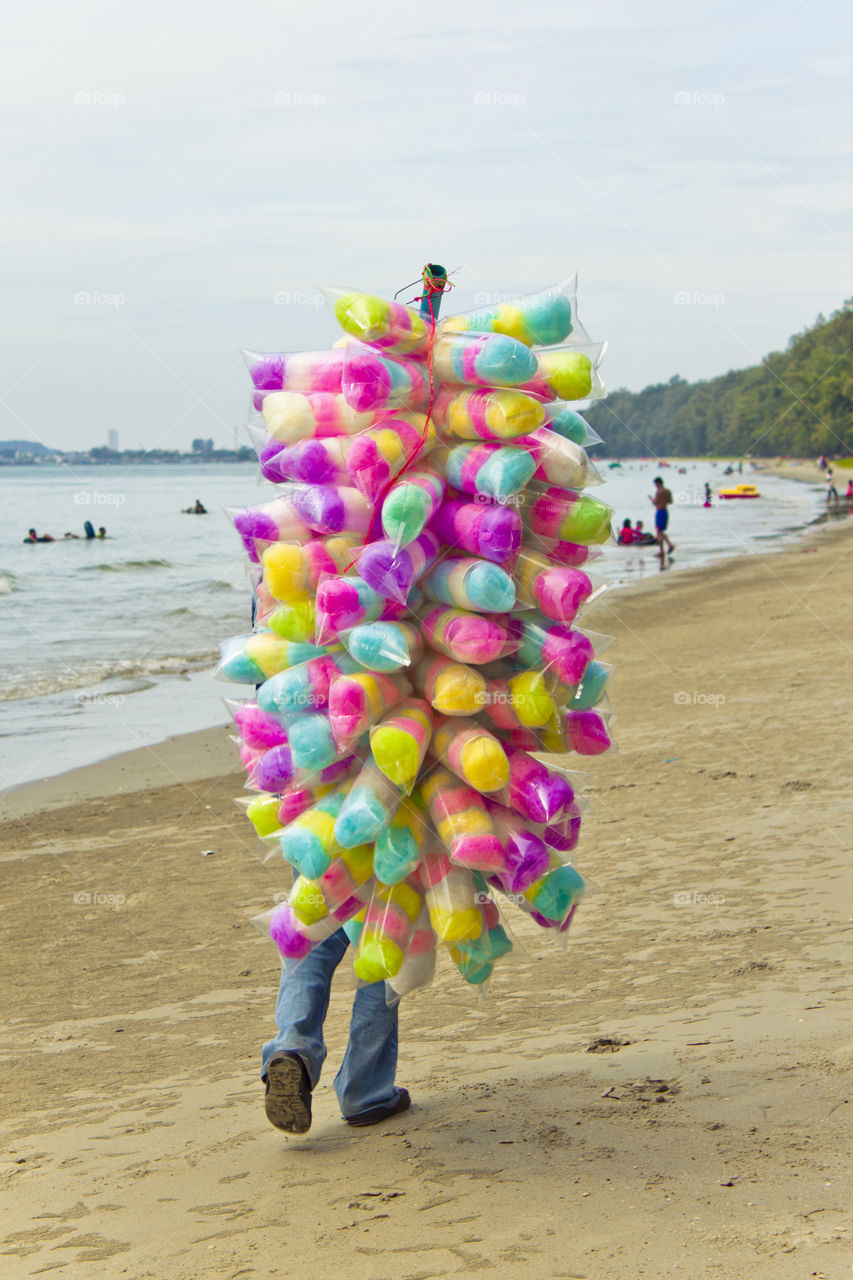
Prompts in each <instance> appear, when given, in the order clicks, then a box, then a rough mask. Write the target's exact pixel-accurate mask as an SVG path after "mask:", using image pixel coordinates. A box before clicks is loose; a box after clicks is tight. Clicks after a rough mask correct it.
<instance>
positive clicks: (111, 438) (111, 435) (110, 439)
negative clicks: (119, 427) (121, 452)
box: [107, 427, 118, 453]
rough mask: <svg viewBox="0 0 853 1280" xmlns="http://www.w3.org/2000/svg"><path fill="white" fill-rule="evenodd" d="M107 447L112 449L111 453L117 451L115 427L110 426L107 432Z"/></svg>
mask: <svg viewBox="0 0 853 1280" xmlns="http://www.w3.org/2000/svg"><path fill="white" fill-rule="evenodd" d="M107 448H108V449H112V451H113V453H118V432H117V431H116V429H115V427H110V429H109V431H108V432H107Z"/></svg>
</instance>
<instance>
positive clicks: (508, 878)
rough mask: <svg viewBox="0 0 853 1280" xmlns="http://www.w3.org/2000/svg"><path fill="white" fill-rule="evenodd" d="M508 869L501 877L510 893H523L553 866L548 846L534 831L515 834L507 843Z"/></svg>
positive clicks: (505, 845) (505, 843)
mask: <svg viewBox="0 0 853 1280" xmlns="http://www.w3.org/2000/svg"><path fill="white" fill-rule="evenodd" d="M504 848H505V849H506V865H507V869H506V871H505V872H504V873H503V875H502V876H501V880H502V882H503V887H504V888H506V889H508V890H509V892H510V893H523V892H524V890H525V889H527V888H529V887H530V885H532V884H533V883H534V882H535V881H536V880H539V879H541V877H542V876H544V875H545V872H546V871H547V870H548V869H549V867H550V866H551V855H550V854H549V852H548V849H547V847H546V845H545V844H544V843H543V841H542V840H540V839H539V837H538V836H537V835H535V834H534V833H533V832H532V831H516V832H513V834H512V835H510V836H509V837H508V838H507V839H506V840H505V841H504Z"/></svg>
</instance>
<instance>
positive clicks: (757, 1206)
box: [0, 521, 853, 1280]
mask: <svg viewBox="0 0 853 1280" xmlns="http://www.w3.org/2000/svg"><path fill="white" fill-rule="evenodd" d="M673 535H674V537H675V539H676V542H677V540H678V539H677V527H676V528H675V529H674V530H673ZM851 556H853V525H851V522H850V521H847V522H845V523H843V524H836V525H835V526H834V527H823V528H821V529H820V530H818V531H813V532H812V533H811V534H810V535H808V536H807V537H806V538H804V539H803V540H802V541H801V542H799V543H798V544H797V545H796V546H794V547H793V548H792V549H790V550H786V551H783V552H779V553H776V554H768V555H766V556H758V555H748V556H744V557H743V558H741V559H738V560H734V561H730V562H727V563H725V564H723V565H719V566H715V567H712V568H708V569H704V570H701V571H685V572H683V573H679V574H672V573H664V574H661V575H659V576H658V577H657V578H655V579H654V580H651V581H647V582H643V583H641V584H639V585H638V586H637V587H635V588H632V589H631V590H630V591H619V592H611V593H609V594H607V595H605V596H604V597H603V598H602V599H601V600H599V601H596V602H595V604H594V605H593V607H592V608H591V610H590V611H589V613H588V614H587V615H585V617H584V623H585V625H588V626H590V627H592V628H594V629H595V630H598V631H601V632H605V633H607V634H610V635H613V636H615V637H616V643H615V644H614V645H613V646H612V648H611V649H610V650H608V652H607V654H606V660H607V661H610V662H612V663H613V664H614V665H615V667H616V669H617V678H616V680H615V683H614V693H613V702H614V706H615V710H616V712H617V714H618V717H619V720H618V724H617V727H616V733H617V738H618V742H619V752H618V754H614V755H611V756H608V757H604V758H602V759H600V760H598V761H593V762H592V764H591V765H590V767H589V774H590V788H589V792H590V795H591V797H592V800H593V809H592V812H591V813H590V815H589V816H588V818H587V819H586V822H585V828H584V833H583V837H582V840H581V843H580V846H579V848H578V851H577V855H576V857H577V864H578V866H579V869H580V870H581V871H582V873H583V874H584V875H585V876H586V877H587V878H588V879H589V880H590V881H591V882H592V883H593V885H594V887H595V889H596V892H592V893H590V895H589V898H588V900H587V901H586V902H585V903H584V904H583V906H582V908H581V910H580V911H579V912H578V918H577V923H576V925H575V926H574V929H573V932H572V935H571V938H570V941H569V944H568V948H567V949H565V950H563V949H561V948H560V947H559V946H558V945H557V944H556V943H555V942H554V940H553V939H552V938H551V937H550V936H549V935H547V934H544V933H543V932H542V931H540V930H538V929H537V928H536V927H535V926H534V925H528V924H527V923H526V922H522V923H521V924H520V925H518V924H517V919H516V917H517V913H513V915H512V921H511V922H512V924H513V926H514V927H515V928H516V932H517V935H518V938H519V942H520V943H523V944H524V949H522V948H521V947H519V948H517V952H516V954H515V955H514V956H513V957H512V958H511V960H510V961H509V962H507V963H504V964H503V965H502V966H500V967H499V968H498V970H497V973H496V976H495V978H494V980H493V982H492V984H491V986H490V988H489V990H488V991H487V993H486V994H485V995H484V996H483V997H482V998H479V997H478V995H477V994H476V993H475V992H473V991H471V990H469V989H468V988H466V987H465V985H464V984H463V983H462V982H461V980H460V979H459V977H458V975H457V974H456V973H455V971H453V970H451V968H450V966H449V965H448V964H444V965H442V966H441V967H440V970H439V974H438V976H437V979H436V981H435V983H434V984H433V986H432V987H430V988H428V989H426V990H422V991H418V992H416V993H415V994H414V995H412V996H411V997H410V998H408V999H407V1000H406V1001H405V1002H404V1004H403V1006H402V1012H401V1033H402V1034H401V1057H400V1068H399V1072H398V1079H399V1081H400V1083H402V1084H405V1085H407V1086H408V1087H409V1088H410V1089H411V1092H412V1096H413V1100H414V1106H413V1109H412V1111H411V1112H410V1113H408V1114H406V1115H404V1116H401V1117H399V1118H397V1119H395V1120H392V1121H390V1122H388V1123H387V1124H385V1125H381V1126H377V1127H376V1128H375V1129H368V1130H364V1131H360V1132H354V1131H352V1130H351V1129H349V1128H347V1126H345V1125H344V1124H343V1123H342V1122H341V1120H340V1117H339V1115H338V1112H337V1107H336V1102H335V1097H334V1094H333V1092H332V1089H331V1078H332V1076H333V1074H334V1071H335V1070H336V1068H337V1064H338V1063H339V1061H340V1057H341V1054H342V1051H343V1047H344V1043H345V1034H346V1020H347V1016H348V1009H349V1005H350V1002H351V999H352V991H353V979H352V976H351V973H350V972H349V971H348V970H347V966H346V965H345V966H344V967H343V968H342V970H341V974H340V976H339V979H338V982H337V988H336V991H335V993H334V996H333V1002H332V1008H331V1011H330V1015H329V1019H328V1023H327V1035H328V1041H329V1046H330V1055H329V1061H328V1064H327V1071H326V1075H325V1076H324V1078H323V1080H322V1082H321V1084H320V1086H319V1088H318V1090H317V1091H316V1094H315V1102H314V1113H315V1121H314V1126H313V1128H312V1130H311V1132H310V1133H309V1134H308V1135H307V1136H306V1137H305V1138H292V1139H288V1138H285V1137H284V1136H283V1135H282V1134H280V1133H278V1132H277V1131H275V1130H273V1129H272V1128H270V1127H269V1125H268V1124H267V1122H266V1120H265V1117H264V1112H263V1106H262V1086H261V1084H260V1082H259V1079H258V1074H257V1073H258V1059H259V1051H260V1045H261V1043H262V1041H263V1040H265V1039H266V1038H267V1037H268V1036H269V1034H270V1033H271V1030H272V1026H273V1021H272V1015H273V1005H274V996H275V990H276V986H277V981H278V962H277V958H276V954H275V951H274V948H273V946H272V944H271V943H270V942H269V941H268V940H266V939H264V938H263V937H262V936H261V935H260V934H259V933H258V932H257V931H256V929H255V928H254V927H253V926H252V925H251V924H250V923H249V920H250V917H251V916H252V915H253V914H255V913H257V912H260V911H262V910H265V909H266V908H267V907H268V906H269V905H270V904H271V902H272V900H273V898H274V895H276V894H277V893H280V892H282V891H284V890H285V889H286V886H287V878H286V875H285V872H284V869H283V864H281V863H273V862H270V863H266V864H264V863H262V861H261V860H260V851H259V847H258V845H257V842H256V841H255V840H254V837H253V836H252V834H251V828H250V827H249V824H248V823H247V822H246V821H245V819H244V817H243V816H242V814H241V812H240V811H239V809H238V808H237V807H236V806H235V804H234V803H233V799H234V797H235V796H237V795H239V794H240V793H241V787H242V777H241V774H240V772H239V770H238V766H237V762H236V757H234V755H233V753H232V751H231V748H230V746H229V745H228V742H227V739H226V736H225V733H224V732H223V731H220V730H215V731H211V732H206V733H201V734H193V735H190V736H189V737H187V738H178V739H174V740H172V741H170V742H168V743H166V744H162V745H161V746H159V747H157V748H152V749H150V750H145V751H140V752H135V753H131V754H130V755H126V756H119V757H115V758H114V759H112V760H109V761H107V762H105V763H104V764H101V765H96V766H93V767H91V768H88V769H85V770H81V771H79V772H78V773H76V774H68V775H65V776H64V777H62V778H58V779H55V780H51V781H48V782H45V783H41V784H34V785H32V786H29V787H27V788H24V789H23V790H21V791H20V792H13V793H11V794H10V795H8V796H7V797H6V798H5V800H4V801H3V802H2V818H3V826H2V829H1V830H0V840H2V843H0V858H2V860H3V864H4V865H3V875H4V883H5V895H4V898H5V911H4V917H3V935H4V941H3V953H2V954H3V967H4V971H5V972H4V982H3V993H4V994H3V1006H4V1007H3V1022H4V1036H3V1051H2V1052H3V1067H4V1072H3V1074H4V1085H5V1088H4V1090H3V1094H4V1098H5V1105H4V1116H3V1160H2V1166H3V1169H2V1186H3V1210H2V1214H3V1231H2V1236H3V1244H2V1246H0V1254H2V1271H3V1275H4V1277H7V1278H9V1280H18V1278H19V1277H32V1276H41V1275H53V1274H56V1275H58V1276H68V1277H75V1278H76V1277H81V1278H84V1280H90V1278H92V1280H100V1278H102V1277H103V1278H104V1280H114V1278H116V1277H127V1278H128V1280H149V1278H150V1280H155V1278H156V1280H198V1278H199V1277H220V1276H221V1277H238V1276H239V1277H251V1278H253V1280H255V1278H257V1280H267V1278H270V1280H272V1278H273V1277H275V1280H280V1278H281V1277H284V1276H294V1277H296V1276H306V1275H311V1276H314V1275H316V1276H318V1277H323V1278H326V1277H329V1278H330V1280H343V1278H344V1277H346V1278H347V1280H431V1278H432V1277H446V1276H456V1275H459V1276H462V1275H467V1274H469V1273H471V1272H474V1271H478V1272H482V1273H484V1274H485V1275H489V1276H497V1277H501V1278H503V1277H510V1278H511V1280H515V1278H516V1277H517V1278H519V1280H522V1278H524V1280H527V1278H528V1277H530V1278H531V1280H533V1278H535V1280H542V1278H543V1277H552V1276H553V1277H563V1278H565V1280H636V1277H639V1276H644V1277H651V1278H654V1277H662V1276H683V1277H686V1278H688V1280H705V1278H706V1277H707V1278H708V1280H711V1278H713V1280H729V1278H731V1280H745V1278H746V1280H753V1278H755V1280H806V1278H807V1277H824V1280H841V1277H845V1276H850V1274H851V1269H853V1242H852V1241H851V1234H853V1214H851V1204H853V1194H851V1192H852V1191H853V1186H851V1179H850V1170H849V1152H850V1150H851V1145H853V1144H851V1128H853V1126H852V1125H851V1112H853V1099H851V1094H850V1088H851V1086H850V1071H851V1069H853V1032H851V1028H850V1012H851V1005H850V996H851V973H850V963H849V962H850V944H851V939H853V869H851V848H852V847H853V838H851V832H853V798H851V787H850V781H849V779H850V766H851V750H853V749H852V748H851V745H850V742H849V726H850V723H851V710H853V706H851V704H853V661H851V655H852V654H853V647H851V646H852V645H853V640H851V637H853V626H851V619H853V605H851V596H850V590H849V583H850V580H851V579H850V565H851ZM203 853H208V854H209V856H202V855H203ZM510 1147H511V1148H512V1150H510Z"/></svg>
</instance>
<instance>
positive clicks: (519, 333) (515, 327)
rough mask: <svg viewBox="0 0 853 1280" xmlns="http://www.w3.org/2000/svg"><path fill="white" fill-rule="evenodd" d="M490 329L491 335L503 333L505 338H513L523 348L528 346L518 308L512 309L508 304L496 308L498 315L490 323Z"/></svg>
mask: <svg viewBox="0 0 853 1280" xmlns="http://www.w3.org/2000/svg"><path fill="white" fill-rule="evenodd" d="M491 328H492V332H493V333H505V334H506V335H507V337H510V338H515V339H516V340H517V341H518V342H523V343H524V345H525V346H530V338H529V336H528V333H527V327H526V325H525V323H524V316H523V314H522V312H521V311H520V310H519V308H518V307H513V306H511V304H510V303H508V302H502V303H501V305H500V306H499V307H498V313H497V316H496V317H495V319H494V320H493V321H492V324H491Z"/></svg>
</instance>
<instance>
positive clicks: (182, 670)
mask: <svg viewBox="0 0 853 1280" xmlns="http://www.w3.org/2000/svg"><path fill="white" fill-rule="evenodd" d="M217 657H218V655H217V653H216V652H215V651H214V650H211V651H209V652H203V653H193V654H183V655H181V656H178V655H168V656H166V657H162V658H143V659H135V658H125V659H118V660H115V661H112V662H110V661H107V662H93V663H91V664H86V665H85V666H80V667H78V668H77V669H76V670H75V669H73V668H65V669H63V670H62V671H49V672H37V673H33V674H31V675H30V674H21V675H16V676H11V677H9V678H7V679H6V680H5V681H4V683H3V684H2V686H0V702H14V701H18V700H21V699H25V698H43V697H45V696H47V695H49V694H56V693H67V692H69V691H70V690H74V689H86V688H89V687H90V686H94V685H99V684H103V683H104V681H106V680H121V681H123V682H124V681H139V684H138V687H137V688H133V687H131V688H129V689H128V688H125V689H124V690H123V692H125V693H134V692H137V691H138V690H139V689H142V688H150V681H149V682H147V683H142V681H141V680H140V677H144V676H175V675H190V674H191V673H192V672H194V671H203V670H204V669H205V667H210V666H212V665H213V663H214V662H215V661H216V659H217Z"/></svg>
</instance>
